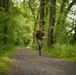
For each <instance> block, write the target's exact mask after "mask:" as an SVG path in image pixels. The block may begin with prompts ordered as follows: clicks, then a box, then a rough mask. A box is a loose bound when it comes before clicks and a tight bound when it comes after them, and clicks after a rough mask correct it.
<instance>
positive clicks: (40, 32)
mask: <svg viewBox="0 0 76 75" xmlns="http://www.w3.org/2000/svg"><path fill="white" fill-rule="evenodd" d="M35 37H36V38H37V42H38V46H39V55H40V56H41V49H42V46H43V38H45V34H44V32H43V30H42V27H40V28H39V30H37V32H36V35H35Z"/></svg>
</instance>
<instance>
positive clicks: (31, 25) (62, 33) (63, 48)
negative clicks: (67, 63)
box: [0, 0, 76, 61]
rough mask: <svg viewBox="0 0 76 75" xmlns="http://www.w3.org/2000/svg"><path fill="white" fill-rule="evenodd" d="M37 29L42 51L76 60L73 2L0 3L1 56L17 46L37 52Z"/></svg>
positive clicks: (23, 0)
mask: <svg viewBox="0 0 76 75" xmlns="http://www.w3.org/2000/svg"><path fill="white" fill-rule="evenodd" d="M40 26H42V28H43V30H44V32H45V34H46V39H44V46H43V51H45V52H47V53H48V54H50V55H52V56H55V57H60V58H65V59H70V60H75V61H76V48H75V47H76V0H0V56H1V55H3V54H4V53H9V50H10V51H12V49H13V48H14V47H15V46H19V45H24V46H29V47H31V48H34V49H37V48H38V46H37V43H36V42H34V41H35V39H34V34H35V32H36V30H37V29H38V28H39V27H40ZM33 42H34V43H33ZM4 55H5V54H4Z"/></svg>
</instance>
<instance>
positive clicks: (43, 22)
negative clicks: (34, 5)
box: [40, 0, 45, 29]
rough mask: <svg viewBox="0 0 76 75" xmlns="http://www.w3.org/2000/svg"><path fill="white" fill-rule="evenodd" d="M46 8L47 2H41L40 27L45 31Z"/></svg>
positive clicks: (42, 0) (41, 0)
mask: <svg viewBox="0 0 76 75" xmlns="http://www.w3.org/2000/svg"><path fill="white" fill-rule="evenodd" d="M44 6H45V0H40V26H41V27H42V28H43V29H44V24H45V21H44Z"/></svg>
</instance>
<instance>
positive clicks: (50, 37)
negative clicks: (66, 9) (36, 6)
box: [48, 0, 56, 47]
mask: <svg viewBox="0 0 76 75" xmlns="http://www.w3.org/2000/svg"><path fill="white" fill-rule="evenodd" d="M55 17H56V0H50V18H49V29H48V47H51V46H52V44H53V43H54V25H55Z"/></svg>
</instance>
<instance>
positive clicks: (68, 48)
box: [31, 43, 76, 61]
mask: <svg viewBox="0 0 76 75" xmlns="http://www.w3.org/2000/svg"><path fill="white" fill-rule="evenodd" d="M31 47H32V49H34V50H37V49H38V45H37V43H35V44H33V45H32V46H31ZM42 51H44V52H46V53H47V54H48V55H50V56H53V57H57V58H61V59H66V60H71V61H76V45H70V44H58V43H56V44H54V45H53V47H52V48H51V47H50V48H48V47H47V46H46V44H44V46H43V49H42Z"/></svg>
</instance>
